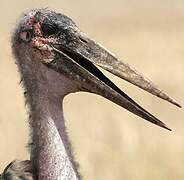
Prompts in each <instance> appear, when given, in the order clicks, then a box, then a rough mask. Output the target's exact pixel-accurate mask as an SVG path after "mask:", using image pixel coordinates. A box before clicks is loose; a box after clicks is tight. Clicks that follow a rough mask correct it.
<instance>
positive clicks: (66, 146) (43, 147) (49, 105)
mask: <svg viewBox="0 0 184 180" xmlns="http://www.w3.org/2000/svg"><path fill="white" fill-rule="evenodd" d="M37 101H39V103H38V102H37V103H36V104H37V106H36V107H35V106H34V108H30V109H31V111H32V112H31V116H32V117H31V119H30V126H31V129H32V132H31V134H32V135H31V136H32V144H33V145H32V148H31V161H32V162H33V166H34V167H36V171H37V175H38V179H40V180H55V179H57V180H63V179H68V180H79V176H78V174H77V170H76V166H75V163H74V160H73V157H72V153H71V147H70V143H69V141H68V137H67V134H66V129H65V122H64V117H63V109H62V105H61V104H62V103H61V99H60V100H58V99H49V98H46V97H45V98H43V97H42V99H37Z"/></svg>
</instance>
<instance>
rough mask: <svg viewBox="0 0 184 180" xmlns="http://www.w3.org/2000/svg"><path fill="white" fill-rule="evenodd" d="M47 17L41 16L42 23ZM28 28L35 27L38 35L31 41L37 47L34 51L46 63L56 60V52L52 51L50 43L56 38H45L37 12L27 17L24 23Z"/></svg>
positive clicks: (54, 41)
mask: <svg viewBox="0 0 184 180" xmlns="http://www.w3.org/2000/svg"><path fill="white" fill-rule="evenodd" d="M44 19H45V17H44V16H43V17H41V23H42V22H43V21H44ZM24 27H25V28H26V29H31V28H33V30H34V34H35V35H36V37H34V38H32V40H31V42H30V43H29V44H30V45H31V47H33V48H35V50H36V49H37V50H39V51H34V54H35V56H37V57H38V58H39V59H40V60H41V61H43V62H45V63H49V62H51V61H52V60H54V55H55V54H54V52H53V51H52V50H53V48H52V47H51V46H50V45H49V44H54V43H56V39H54V38H44V37H43V33H42V29H41V25H40V22H36V19H35V13H31V14H30V15H29V18H28V19H27V21H26V23H25V24H24Z"/></svg>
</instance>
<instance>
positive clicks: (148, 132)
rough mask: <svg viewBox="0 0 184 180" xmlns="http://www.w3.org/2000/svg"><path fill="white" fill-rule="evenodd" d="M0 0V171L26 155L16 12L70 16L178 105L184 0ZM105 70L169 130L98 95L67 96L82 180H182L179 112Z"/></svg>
mask: <svg viewBox="0 0 184 180" xmlns="http://www.w3.org/2000/svg"><path fill="white" fill-rule="evenodd" d="M0 5H1V6H0V143H1V145H0V171H1V172H2V170H3V168H4V167H5V166H6V165H7V164H8V163H9V162H10V161H12V160H13V159H27V158H28V152H27V148H26V142H27V140H28V127H27V120H26V119H27V115H26V108H25V104H24V98H23V95H22V93H23V91H22V88H21V86H20V85H19V81H20V77H19V74H18V72H17V68H16V65H15V64H14V59H13V57H12V54H11V44H10V36H11V32H12V29H13V28H14V26H15V24H16V21H17V19H18V17H19V15H20V14H21V13H22V12H25V11H27V10H29V9H31V8H35V7H36V8H40V7H48V8H51V9H53V10H55V11H57V12H61V13H64V14H66V15H68V16H70V17H71V18H72V19H73V20H74V21H75V22H76V23H77V24H78V26H79V27H80V28H81V29H82V30H83V31H84V32H86V33H87V34H88V35H89V36H90V37H92V38H94V39H96V40H97V41H98V42H100V43H101V44H102V45H104V46H105V47H106V48H108V49H110V50H111V51H112V52H114V53H115V54H116V55H117V56H118V57H120V58H121V59H122V60H125V61H126V62H128V63H129V64H131V65H132V66H133V67H135V68H136V69H138V70H139V71H140V72H142V73H143V74H144V75H146V76H147V77H148V78H149V79H151V80H152V81H154V82H155V83H156V84H158V85H159V87H161V88H162V89H163V90H165V91H166V92H167V93H168V94H169V95H171V96H172V97H174V98H175V99H177V100H178V101H179V102H180V103H181V105H184V103H183V102H184V97H183V92H184V46H183V42H184V1H183V0H175V1H173V0H162V1H160V0H139V1H137V0H109V1H107V0H100V1H99V0H92V1H86V0H77V1H74V0H73V1H72V0H52V1H51V0H50V1H49V0H45V1H44V0H42V1H37V0H27V1H23V0H22V1H21V0H14V1H7V0H6V1H5V0H1V3H0ZM105 73H106V72H105ZM106 75H107V76H108V77H110V78H111V79H112V80H113V81H114V82H115V83H116V84H117V85H118V86H119V87H120V88H121V89H122V90H124V91H125V92H126V93H128V94H129V95H130V96H131V97H132V98H134V99H135V100H136V101H137V102H139V103H140V104H141V105H143V107H145V108H146V109H147V110H149V111H150V112H152V113H153V114H154V115H156V116H157V117H159V118H160V119H161V120H163V121H164V122H165V123H166V124H168V126H169V127H170V128H172V129H173V131H172V132H169V131H167V130H164V129H161V128H159V127H156V126H154V125H152V124H150V123H148V122H146V121H144V120H142V119H141V118H139V117H137V116H135V115H133V114H131V113H129V112H128V111H126V110H124V109H122V108H121V107H119V106H117V105H115V104H113V103H111V102H109V101H108V100H106V99H104V98H102V97H99V96H97V95H93V94H87V93H77V94H72V95H69V96H68V97H66V99H65V118H66V123H67V127H68V131H69V135H70V138H71V141H72V143H73V148H74V152H75V156H76V159H77V161H78V162H79V163H80V172H81V174H82V176H83V178H84V180H94V179H95V180H122V179H126V180H148V179H149V180H155V179H156V180H173V179H174V180H183V179H184V120H183V117H184V110H183V109H179V108H177V107H174V106H173V105H171V104H169V103H167V102H164V101H163V100H160V99H158V98H156V97H153V96H152V95H150V94H148V93H146V92H144V91H142V90H140V89H138V88H136V87H134V86H132V85H130V84H128V83H126V82H124V81H123V80H120V79H119V78H117V77H114V76H112V75H110V74H109V73H106Z"/></svg>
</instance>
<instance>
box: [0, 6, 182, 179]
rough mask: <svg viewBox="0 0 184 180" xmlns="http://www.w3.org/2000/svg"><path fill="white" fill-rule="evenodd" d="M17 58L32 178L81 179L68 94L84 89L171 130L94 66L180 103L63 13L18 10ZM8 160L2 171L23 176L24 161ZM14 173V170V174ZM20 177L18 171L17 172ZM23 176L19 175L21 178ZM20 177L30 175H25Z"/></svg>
mask: <svg viewBox="0 0 184 180" xmlns="http://www.w3.org/2000/svg"><path fill="white" fill-rule="evenodd" d="M12 49H13V54H14V56H15V59H16V64H17V66H18V69H19V72H20V75H21V79H22V83H23V87H24V89H25V99H26V104H27V106H28V109H29V112H28V113H29V114H30V118H29V125H30V137H31V142H32V143H31V146H30V149H31V154H30V161H27V162H29V164H30V166H29V167H30V171H29V172H31V173H32V178H33V179H41V180H50V179H51V180H62V179H66V180H80V179H81V177H80V175H79V173H78V165H77V163H76V162H75V160H74V157H73V155H72V148H71V144H70V141H69V140H68V136H67V132H66V128H65V121H64V116H63V107H62V106H63V99H64V97H65V96H66V95H68V94H70V93H74V92H78V91H85V92H90V93H95V94H98V95H101V96H103V97H105V98H107V99H109V100H110V101H112V102H114V103H116V104H118V105H119V106H121V107H123V108H126V109H127V110H128V111H130V112H132V113H134V114H136V115H138V116H140V117H142V118H144V119H145V120H147V121H149V122H152V123H154V124H156V125H158V126H160V127H163V128H165V129H168V130H170V129H169V128H168V127H167V126H166V125H165V124H164V123H163V122H161V121H160V120H159V119H157V118H156V117H155V116H153V115H152V114H150V113H149V112H147V111H146V110H145V109H143V108H142V107H141V106H140V105H138V104H137V103H136V102H135V101H133V100H132V99H131V98H130V97H129V96H128V95H126V94H125V93H124V92H123V91H122V90H120V89H119V88H118V87H117V86H116V85H115V84H114V83H113V82H112V81H110V80H109V79H108V78H107V77H106V76H105V75H104V74H103V73H102V72H101V71H100V70H99V69H98V68H97V67H96V65H97V66H100V67H102V68H104V69H105V70H107V71H109V72H111V73H113V74H115V75H117V76H119V77H120V78H122V79H124V80H127V81H128V82H130V83H132V84H134V85H136V86H138V87H140V88H142V89H144V90H146V91H148V92H149V93H151V94H153V95H156V96H158V97H160V98H162V99H164V100H166V101H168V102H171V103H173V104H175V105H176V106H178V107H181V106H180V105H179V104H178V103H177V102H176V101H174V100H173V99H172V98H170V97H169V96H168V95H167V94H166V93H164V92H163V91H162V90H160V89H159V88H158V87H157V86H155V85H154V84H153V83H152V82H151V81H149V80H147V79H146V78H145V77H143V76H142V75H141V74H140V73H138V72H137V71H136V70H134V69H132V68H131V67H130V66H129V65H128V64H127V63H125V62H123V61H120V60H119V59H118V58H116V57H115V56H114V55H113V54H112V53H111V52H109V51H107V50H106V49H105V48H103V47H102V46H101V45H99V44H98V43H96V42H95V41H93V40H91V39H90V38H88V37H87V36H86V35H85V34H84V33H83V32H81V31H80V30H79V29H78V27H77V26H76V24H75V23H74V22H73V21H72V20H71V19H70V18H68V17H67V16H65V15H62V14H59V13H56V12H54V11H51V10H48V9H36V10H31V11H30V12H28V13H26V14H24V15H22V17H21V18H20V22H19V23H18V25H17V27H16V29H15V31H14V33H13V36H12ZM19 162H20V163H15V162H12V165H14V166H15V167H17V168H14V170H13V171H12V169H11V168H10V167H11V166H9V167H8V168H6V169H5V171H4V173H3V174H2V178H4V179H7V178H6V177H5V174H6V173H11V174H12V176H11V177H12V178H10V179H14V177H15V179H16V177H20V175H21V173H22V175H24V174H25V173H24V169H26V168H24V166H25V164H24V163H21V161H19ZM17 174H18V175H17ZM21 177H22V176H21ZM19 179H21V178H19ZM22 179H25V180H27V179H29V178H26V174H25V177H24V178H22Z"/></svg>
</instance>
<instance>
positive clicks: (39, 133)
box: [15, 53, 80, 180]
mask: <svg viewBox="0 0 184 180" xmlns="http://www.w3.org/2000/svg"><path fill="white" fill-rule="evenodd" d="M25 54H26V53H25ZM17 56H18V54H15V57H16V59H18V60H17V61H18V62H17V64H18V67H19V71H20V73H21V75H22V81H23V85H24V88H25V91H26V92H25V96H26V103H27V105H28V107H29V113H30V118H29V124H30V130H31V132H30V135H31V161H32V163H33V167H34V169H35V174H36V176H37V178H38V179H39V180H63V179H67V180H79V179H80V177H79V174H78V172H77V165H76V163H75V161H74V158H73V156H72V152H71V146H70V143H69V141H68V137H67V133H66V128H65V121H64V117H63V107H62V104H63V98H64V96H65V95H67V94H69V93H71V92H75V91H77V89H78V88H77V85H74V84H75V83H74V82H71V81H69V80H68V79H67V78H66V77H64V76H62V75H61V74H58V73H57V72H55V71H52V70H48V68H47V67H46V66H45V65H43V64H42V63H40V62H39V61H37V62H32V61H35V59H33V58H31V57H30V56H28V55H27V56H25V57H20V56H18V58H17ZM32 59H33V60H32Z"/></svg>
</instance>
